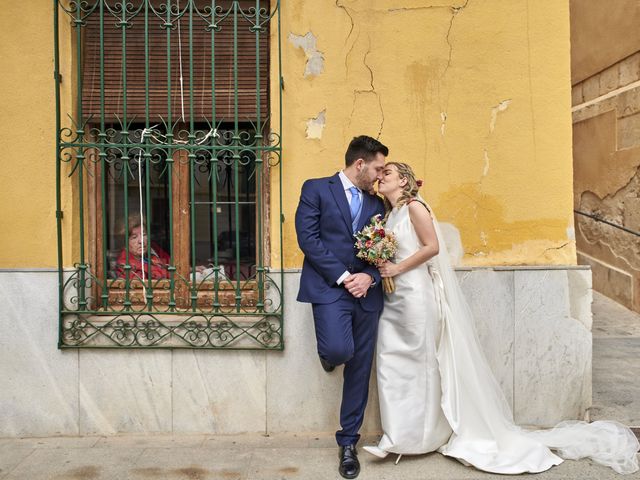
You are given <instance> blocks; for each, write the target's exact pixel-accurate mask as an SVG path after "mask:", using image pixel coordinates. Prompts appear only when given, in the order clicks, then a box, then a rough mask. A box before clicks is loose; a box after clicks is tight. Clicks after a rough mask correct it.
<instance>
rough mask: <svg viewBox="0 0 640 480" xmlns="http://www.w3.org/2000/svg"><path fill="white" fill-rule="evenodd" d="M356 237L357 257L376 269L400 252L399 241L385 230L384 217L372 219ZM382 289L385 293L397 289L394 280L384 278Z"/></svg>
mask: <svg viewBox="0 0 640 480" xmlns="http://www.w3.org/2000/svg"><path fill="white" fill-rule="evenodd" d="M354 237H355V238H356V244H355V247H356V249H357V250H358V253H357V257H358V258H361V259H362V260H364V261H365V262H367V263H370V264H371V265H375V266H376V267H380V266H381V265H383V264H384V263H386V262H388V261H390V260H391V259H392V258H393V257H394V256H395V254H396V252H397V251H398V241H397V240H396V238H395V236H394V235H393V233H391V232H387V231H386V230H385V228H384V223H383V221H382V215H376V216H375V217H372V218H371V222H370V223H369V225H367V226H365V227H364V228H363V229H362V230H361V231H359V232H358V233H356V234H355V235H354ZM382 288H383V289H384V291H385V293H393V292H394V291H395V289H396V286H395V284H394V282H393V278H390V277H385V278H383V279H382Z"/></svg>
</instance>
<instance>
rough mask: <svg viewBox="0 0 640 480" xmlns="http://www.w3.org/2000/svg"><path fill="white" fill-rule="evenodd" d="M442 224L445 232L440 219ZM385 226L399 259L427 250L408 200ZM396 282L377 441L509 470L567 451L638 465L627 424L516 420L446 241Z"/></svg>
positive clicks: (385, 335)
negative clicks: (531, 425) (521, 423)
mask: <svg viewBox="0 0 640 480" xmlns="http://www.w3.org/2000/svg"><path fill="white" fill-rule="evenodd" d="M434 225H435V227H436V233H437V235H438V238H442V234H441V232H440V229H439V227H438V224H437V221H436V220H435V218H434ZM386 228H387V229H388V230H391V231H393V233H394V234H395V235H396V238H397V240H398V252H397V254H396V262H400V261H402V260H404V259H405V258H407V257H409V256H411V255H412V254H413V253H415V252H416V251H417V250H418V248H420V246H421V244H420V241H419V239H418V237H417V235H416V232H415V230H414V228H413V225H412V223H411V219H410V218H409V208H408V206H407V205H404V206H401V207H399V208H396V209H394V210H393V211H392V212H391V213H390V215H389V217H388V219H387V224H386ZM394 281H395V285H396V290H395V292H394V293H392V294H388V295H386V298H385V305H384V311H383V313H382V316H381V318H380V324H379V330H378V343H377V353H376V355H377V360H376V361H377V377H378V395H379V399H380V415H381V420H382V428H383V431H384V434H383V436H382V439H381V440H380V443H379V444H378V447H379V448H381V449H382V450H385V451H388V452H393V453H402V454H422V453H427V452H432V451H435V450H438V451H440V452H441V453H443V454H444V455H447V456H450V457H454V458H456V459H458V460H460V461H461V462H462V463H464V464H470V465H473V466H475V467H476V468H478V469H480V470H485V471H488V472H495V473H507V474H515V473H523V472H542V471H544V470H547V469H549V468H550V467H552V466H553V465H558V464H560V463H561V462H562V461H563V458H571V459H577V458H584V457H590V458H591V459H592V460H595V461H597V462H599V463H602V464H604V465H608V466H610V467H612V468H613V469H614V470H616V471H618V472H619V473H632V472H634V471H636V470H637V469H638V464H637V457H636V454H635V452H637V450H638V441H637V439H636V438H635V436H634V435H633V433H632V432H631V431H630V430H629V429H628V428H627V427H625V426H623V425H621V424H618V423H615V422H594V423H592V424H587V423H585V422H563V423H561V424H559V425H558V426H556V427H555V428H554V429H551V430H541V431H535V432H529V431H525V430H523V429H521V428H519V427H517V426H516V425H514V423H513V419H512V414H511V409H510V407H509V405H508V404H507V402H506V400H505V399H504V395H503V393H502V390H501V388H500V386H499V384H498V383H497V381H496V380H495V377H494V376H493V374H492V372H491V370H490V368H489V366H488V363H487V362H486V360H485V357H484V354H483V352H482V348H481V346H480V344H479V342H478V337H477V334H476V333H475V329H474V325H473V318H472V315H471V312H470V310H469V307H468V305H467V303H466V301H465V300H464V297H463V295H462V292H461V290H460V287H459V285H458V283H457V279H456V278H455V273H454V271H453V269H452V268H451V265H450V263H449V259H448V254H447V251H446V246H445V245H443V244H442V242H441V245H440V253H439V254H438V255H436V256H435V257H434V258H432V259H431V260H429V261H428V262H427V263H425V264H423V265H420V266H419V267H417V268H415V269H413V270H410V271H408V272H405V273H403V274H401V275H398V276H396V277H395V278H394ZM551 449H553V450H554V451H555V453H553V452H552V451H551ZM556 453H557V455H556ZM561 457H562V458H561Z"/></svg>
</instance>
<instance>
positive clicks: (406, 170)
mask: <svg viewBox="0 0 640 480" xmlns="http://www.w3.org/2000/svg"><path fill="white" fill-rule="evenodd" d="M390 165H393V166H394V167H396V170H397V171H398V175H399V176H400V178H401V179H402V178H406V179H407V183H406V184H405V185H404V187H402V195H400V198H399V199H398V203H397V204H396V207H401V206H402V205H404V204H405V203H407V202H408V201H409V200H411V199H412V198H416V197H417V196H418V189H419V188H420V185H418V180H417V179H416V174H415V173H413V169H412V168H411V167H410V166H409V165H407V164H406V163H402V162H387V164H386V165H385V167H388V166H390ZM384 209H385V211H386V212H387V214H388V213H389V212H390V211H391V210H392V209H393V207H392V206H391V204H390V203H389V200H387V199H386V198H385V199H384Z"/></svg>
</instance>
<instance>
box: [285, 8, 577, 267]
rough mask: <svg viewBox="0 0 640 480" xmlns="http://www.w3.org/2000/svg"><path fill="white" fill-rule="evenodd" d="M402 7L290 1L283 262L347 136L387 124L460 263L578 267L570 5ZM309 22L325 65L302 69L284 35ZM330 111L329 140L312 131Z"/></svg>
mask: <svg viewBox="0 0 640 480" xmlns="http://www.w3.org/2000/svg"><path fill="white" fill-rule="evenodd" d="M398 3H399V2H397V1H393V0H375V1H371V0H339V1H338V2H335V3H334V2H319V1H305V2H284V5H285V8H284V9H283V12H282V14H283V25H282V29H283V35H282V37H283V38H282V42H283V57H284V60H283V76H284V82H285V92H284V106H283V116H284V119H285V126H284V132H283V142H284V154H283V157H284V170H283V172H284V176H285V178H286V180H285V182H284V183H285V190H284V214H285V219H286V220H285V224H284V231H285V239H284V241H285V244H284V251H285V265H286V266H288V267H296V266H300V264H301V261H302V254H301V252H300V251H299V250H298V248H297V246H296V239H295V228H294V213H295V208H296V205H297V201H298V196H299V191H300V186H301V184H302V182H303V181H304V179H306V178H309V177H314V176H326V175H331V174H333V173H334V172H336V171H337V170H339V169H340V168H341V167H342V164H343V155H344V150H345V148H346V145H347V144H348V142H349V140H350V139H351V137H353V136H354V135H358V134H368V135H371V136H374V137H376V136H377V135H378V133H379V132H380V140H381V141H382V142H383V143H385V144H386V145H387V146H389V148H390V157H389V158H390V159H392V160H399V161H405V162H408V163H410V164H411V165H412V166H413V167H414V169H415V171H416V173H417V174H418V176H419V177H421V178H423V179H424V180H425V186H424V187H423V191H422V193H423V195H424V196H425V197H426V198H427V200H428V201H429V202H430V203H431V204H432V206H433V207H434V209H435V211H436V214H437V215H438V216H439V218H440V219H441V221H445V222H450V223H452V224H453V225H454V226H455V227H456V228H458V229H459V231H460V233H461V237H462V242H463V246H464V250H465V257H464V259H463V261H464V263H465V264H468V265H484V264H500V265H505V264H575V242H574V241H573V219H572V161H571V117H570V93H571V92H570V71H569V5H568V2H558V1H555V0H544V1H537V0H536V1H533V0H529V1H527V0H510V1H506V2H505V1H498V0H484V1H482V2H480V1H473V0H471V1H467V2H465V1H461V0H457V1H454V2H451V1H444V0H438V1H428V0H413V1H404V2H401V3H402V8H400V7H398V6H397V5H398ZM451 4H454V5H456V7H454V8H451V7H450V6H448V5H451ZM307 32H312V33H313V35H315V37H316V38H317V49H318V50H319V51H321V52H322V55H323V57H324V71H323V72H322V73H321V74H319V75H317V76H307V77H306V78H305V77H304V76H303V73H304V70H305V63H306V60H307V59H306V56H305V54H304V52H303V50H302V49H301V48H297V47H296V46H295V45H294V44H293V43H292V42H291V41H290V40H289V38H288V36H289V34H290V33H292V34H294V35H300V36H302V35H305V34H306V33H307ZM322 111H325V116H326V124H325V127H324V129H323V131H322V137H321V138H320V139H307V138H306V132H305V129H306V124H307V121H308V120H309V119H312V118H314V117H316V116H317V115H318V114H319V113H320V112H322ZM445 116H446V117H445ZM444 118H446V120H444V121H443V119H444ZM492 118H493V120H492ZM273 226H274V227H275V225H273Z"/></svg>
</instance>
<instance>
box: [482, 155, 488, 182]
mask: <svg viewBox="0 0 640 480" xmlns="http://www.w3.org/2000/svg"><path fill="white" fill-rule="evenodd" d="M483 157H484V168H483V169H482V176H483V177H486V176H487V173H489V152H487V149H486V148H485V149H484V155H483Z"/></svg>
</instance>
